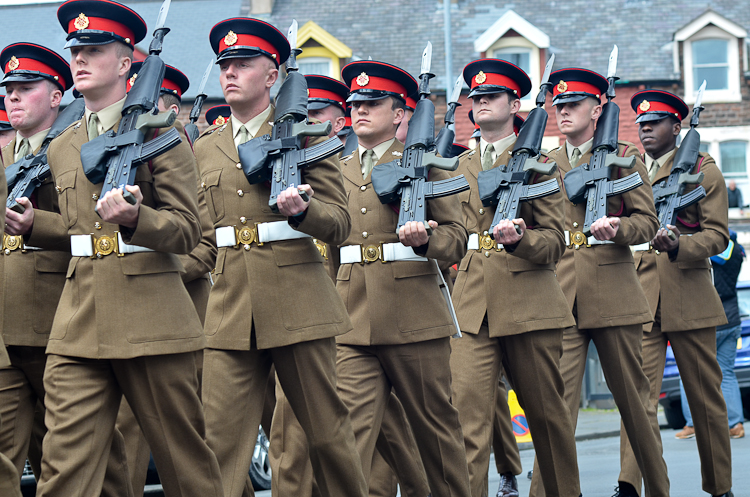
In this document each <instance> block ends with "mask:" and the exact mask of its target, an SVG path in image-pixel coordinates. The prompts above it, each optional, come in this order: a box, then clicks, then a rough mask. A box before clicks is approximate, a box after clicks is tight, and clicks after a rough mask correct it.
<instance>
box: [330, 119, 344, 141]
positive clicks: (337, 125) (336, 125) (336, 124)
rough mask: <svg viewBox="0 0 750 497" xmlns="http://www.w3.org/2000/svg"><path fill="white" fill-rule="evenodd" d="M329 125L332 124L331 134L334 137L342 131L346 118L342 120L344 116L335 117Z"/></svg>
mask: <svg viewBox="0 0 750 497" xmlns="http://www.w3.org/2000/svg"><path fill="white" fill-rule="evenodd" d="M331 124H333V134H334V136H335V135H336V134H338V132H339V131H341V130H342V129H344V126H345V125H346V118H344V116H340V117H337V118H336V119H334V120H333V122H332V123H331Z"/></svg>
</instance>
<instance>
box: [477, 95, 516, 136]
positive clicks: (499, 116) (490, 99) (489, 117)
mask: <svg viewBox="0 0 750 497" xmlns="http://www.w3.org/2000/svg"><path fill="white" fill-rule="evenodd" d="M520 108H521V101H520V100H519V99H517V98H510V96H509V95H508V94H507V93H505V92H501V93H490V94H488V95H475V96H474V97H472V109H473V111H474V122H476V123H477V124H478V125H479V127H480V128H483V129H485V130H490V129H495V128H500V127H503V126H505V125H507V123H508V122H509V121H512V120H513V115H515V113H516V112H518V110H519V109H520Z"/></svg>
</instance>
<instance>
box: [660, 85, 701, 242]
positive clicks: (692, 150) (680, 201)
mask: <svg viewBox="0 0 750 497" xmlns="http://www.w3.org/2000/svg"><path fill="white" fill-rule="evenodd" d="M705 89H706V82H705V81H703V84H702V85H701V87H700V89H699V90H698V96H697V97H696V99H695V105H694V106H693V117H692V118H690V130H689V131H688V132H687V134H686V135H685V138H683V139H682V143H681V144H680V148H678V149H677V152H675V155H674V162H673V164H672V171H670V173H669V176H667V177H666V178H665V179H664V180H662V181H660V182H659V183H658V184H656V185H654V186H653V189H654V204H656V214H657V217H658V218H659V226H660V227H661V228H664V229H665V230H667V231H668V233H669V238H671V239H672V240H674V239H675V238H676V237H675V234H674V232H672V230H670V229H669V228H667V225H668V224H671V225H672V226H674V223H675V221H676V220H677V211H680V210H682V209H684V208H685V207H689V206H691V205H693V204H694V203H696V202H698V201H699V200H701V199H702V198H703V197H705V196H706V189H705V188H703V187H702V186H701V185H698V183H700V182H701V181H703V173H698V174H690V171H692V170H693V167H694V166H695V163H696V161H697V160H698V154H699V152H700V145H701V135H700V134H699V133H698V132H697V131H696V130H695V128H696V127H698V119H699V118H700V113H701V111H702V110H703V107H701V101H702V100H703V91H704V90H705ZM687 185H698V186H697V187H695V189H693V191H691V192H689V193H686V194H684V195H683V192H684V191H685V187H686V186H687Z"/></svg>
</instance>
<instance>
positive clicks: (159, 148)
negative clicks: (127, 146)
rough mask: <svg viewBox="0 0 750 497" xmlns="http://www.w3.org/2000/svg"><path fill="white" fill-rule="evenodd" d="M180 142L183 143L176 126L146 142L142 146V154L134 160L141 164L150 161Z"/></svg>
mask: <svg viewBox="0 0 750 497" xmlns="http://www.w3.org/2000/svg"><path fill="white" fill-rule="evenodd" d="M180 143H182V138H180V133H179V132H178V131H177V130H176V129H175V128H172V129H170V130H169V131H167V132H166V133H164V134H160V135H158V136H157V137H156V138H154V139H153V140H151V141H149V142H146V143H144V144H143V146H142V147H141V153H140V155H139V156H138V157H135V158H134V159H133V162H134V163H139V164H141V163H144V162H148V161H150V160H151V159H153V158H155V157H158V156H160V155H161V154H163V153H164V152H167V151H169V150H172V149H173V148H175V147H176V146H177V145H179V144H180Z"/></svg>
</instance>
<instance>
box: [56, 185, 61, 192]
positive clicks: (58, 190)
mask: <svg viewBox="0 0 750 497" xmlns="http://www.w3.org/2000/svg"><path fill="white" fill-rule="evenodd" d="M55 190H56V191H57V193H62V188H60V186H59V185H57V186H55Z"/></svg>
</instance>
